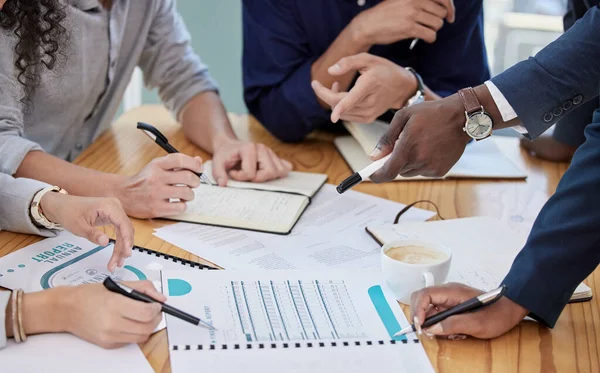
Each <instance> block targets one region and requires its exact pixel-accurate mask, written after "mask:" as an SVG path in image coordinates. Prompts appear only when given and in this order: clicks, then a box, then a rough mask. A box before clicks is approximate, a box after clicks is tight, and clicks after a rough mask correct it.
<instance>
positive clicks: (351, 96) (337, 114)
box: [331, 75, 373, 123]
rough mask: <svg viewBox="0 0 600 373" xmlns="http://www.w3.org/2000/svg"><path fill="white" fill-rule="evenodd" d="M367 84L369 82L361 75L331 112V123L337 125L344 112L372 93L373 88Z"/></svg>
mask: <svg viewBox="0 0 600 373" xmlns="http://www.w3.org/2000/svg"><path fill="white" fill-rule="evenodd" d="M369 82H370V80H369V79H367V78H366V77H365V76H362V75H361V76H360V77H359V78H358V79H357V80H356V84H355V85H354V87H352V89H351V90H350V92H348V94H347V95H346V97H344V98H342V100H341V101H340V102H339V103H338V104H337V105H335V107H334V108H333V111H332V112H331V121H332V122H333V123H337V121H338V120H340V118H341V117H342V116H343V115H344V113H345V112H346V111H348V110H350V109H352V108H353V107H354V106H356V105H357V104H358V103H359V102H360V101H361V100H363V99H364V98H365V97H367V96H368V95H369V94H370V93H371V92H372V89H373V87H372V86H371V85H370V84H369Z"/></svg>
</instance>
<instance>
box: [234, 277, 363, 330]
mask: <svg viewBox="0 0 600 373" xmlns="http://www.w3.org/2000/svg"><path fill="white" fill-rule="evenodd" d="M226 293H227V300H228V302H229V309H230V310H231V312H232V318H233V319H234V320H235V323H236V324H237V325H236V328H235V329H237V330H241V332H242V333H243V335H244V337H245V339H246V341H248V342H251V341H286V340H335V339H348V338H364V337H366V336H367V334H366V332H365V330H364V327H363V325H362V323H361V320H360V318H359V316H358V314H357V312H356V309H355V307H354V304H353V303H352V299H351V297H350V295H349V294H348V290H347V288H346V285H345V284H344V282H343V281H316V280H315V281H253V282H248V281H231V283H230V285H229V286H227V289H226Z"/></svg>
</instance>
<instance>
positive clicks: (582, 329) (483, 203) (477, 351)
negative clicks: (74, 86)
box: [0, 106, 600, 373]
mask: <svg viewBox="0 0 600 373" xmlns="http://www.w3.org/2000/svg"><path fill="white" fill-rule="evenodd" d="M231 119H232V122H233V123H234V127H235V130H236V133H237V134H238V136H239V137H240V138H242V139H250V140H253V141H256V142H261V143H264V144H266V145H268V146H270V147H271V148H273V150H274V151H275V152H276V153H277V154H278V155H279V156H281V157H284V158H285V159H287V160H289V161H290V162H292V163H293V164H294V168H295V170H299V171H310V172H320V173H326V174H328V175H329V181H328V182H329V183H333V184H337V183H339V182H340V181H342V180H343V179H344V178H345V177H346V176H348V175H349V173H350V169H349V168H348V166H347V165H346V163H345V162H344V160H343V159H342V157H341V156H340V155H339V154H338V152H337V151H336V149H335V147H334V145H333V143H332V140H333V136H332V135H330V134H325V133H317V134H314V135H312V136H311V137H310V138H309V139H308V140H307V141H305V142H303V143H301V144H293V145H290V144H283V143H281V142H279V141H277V140H276V139H275V138H273V137H272V136H270V135H269V134H268V133H267V132H266V131H265V130H264V129H263V128H262V127H261V126H260V124H259V123H257V122H256V121H255V120H254V119H252V118H251V117H248V116H237V115H231ZM137 121H146V122H148V123H152V124H154V125H156V126H157V127H158V128H159V129H160V130H161V131H162V132H163V133H164V134H165V135H166V136H167V137H168V138H169V140H170V142H171V143H172V144H173V145H174V146H175V147H176V148H177V149H178V150H180V151H181V152H183V153H186V154H189V155H199V156H201V157H203V158H204V159H208V158H209V156H208V154H206V153H205V152H203V151H201V150H200V149H198V148H197V147H195V146H194V145H192V144H191V143H189V142H188V141H187V140H186V139H185V137H184V135H183V132H182V131H181V129H180V127H179V125H178V124H177V123H176V122H175V120H174V119H173V118H172V117H171V116H170V115H169V114H168V113H167V112H166V111H165V110H164V109H163V108H162V107H160V106H144V107H141V108H138V109H135V110H133V111H130V112H128V113H126V114H124V115H123V116H122V117H121V118H120V119H119V120H118V121H117V122H116V123H115V124H114V126H113V127H112V129H111V130H109V131H108V132H106V133H104V134H103V135H102V136H100V138H98V139H97V141H95V142H94V144H92V146H90V147H89V148H88V149H87V150H86V151H85V152H84V153H83V154H81V156H80V157H79V158H78V159H77V160H76V163H77V164H79V165H82V166H85V167H89V168H93V169H97V170H101V171H105V172H112V173H120V174H127V175H133V174H135V173H137V172H138V171H139V170H141V169H142V168H143V167H144V165H146V164H147V163H148V162H149V161H150V160H152V159H153V158H156V157H160V156H163V155H165V153H164V151H163V150H162V149H160V148H159V147H158V146H156V145H155V144H153V143H152V142H151V141H150V140H149V139H148V138H147V137H146V136H144V135H143V134H142V133H141V132H140V131H139V130H137V129H136V128H135V124H136V122H137ZM497 143H498V144H499V145H500V147H501V148H502V150H503V151H504V152H505V153H506V154H507V155H508V156H509V157H510V158H511V159H512V160H513V161H514V162H515V163H517V164H518V165H520V166H521V167H523V168H524V169H526V170H527V171H528V173H529V177H528V179H527V181H474V180H444V181H410V182H396V183H388V184H383V185H374V184H368V183H363V184H361V185H359V186H358V187H357V188H356V190H358V191H361V192H365V193H369V194H372V195H376V196H379V197H383V198H388V199H390V200H394V201H398V202H402V203H406V204H407V203H411V202H413V201H416V200H419V199H429V200H432V201H434V202H435V203H436V204H437V205H438V206H439V208H440V211H441V214H442V215H443V216H444V217H445V218H458V217H468V216H481V215H486V216H494V217H497V218H499V219H502V220H504V221H507V222H509V223H510V224H517V223H519V222H522V221H525V222H530V221H533V219H535V217H536V215H537V214H538V212H539V210H540V209H541V207H542V206H543V204H544V203H545V202H546V200H547V199H548V198H549V196H550V195H551V194H552V193H553V192H554V190H555V188H556V185H557V183H558V181H559V179H560V177H561V175H562V174H563V173H564V172H565V170H566V168H567V165H566V164H552V163H547V162H542V161H540V160H537V159H534V158H532V157H530V156H529V155H527V154H525V153H524V152H523V151H521V150H520V148H519V146H518V139H516V138H502V139H498V140H497ZM423 207H424V208H427V206H423ZM167 224H172V222H169V221H165V220H134V226H135V229H136V234H135V243H136V244H137V245H141V246H145V247H148V248H150V249H153V250H158V251H161V252H164V253H168V254H171V255H176V256H180V257H182V258H185V259H190V260H194V261H198V262H204V261H203V260H202V259H201V258H198V257H197V256H195V255H192V254H190V253H188V252H186V251H183V250H181V249H179V248H178V247H175V246H172V245H170V244H168V243H166V242H164V241H162V240H161V239H158V238H156V237H154V236H153V235H152V232H153V229H154V228H157V227H161V226H164V225H167ZM107 232H109V233H112V232H111V231H110V230H107ZM37 240H39V238H37V237H33V236H27V235H20V234H14V233H9V232H0V256H3V255H6V254H8V253H10V252H12V251H14V250H17V249H19V248H21V247H24V246H27V245H29V244H31V243H33V242H36V241H37ZM557 275H559V274H557ZM586 282H587V283H588V284H589V285H591V286H592V288H593V289H600V273H599V272H598V270H596V271H595V272H594V273H593V274H592V275H591V276H590V277H589V278H588V279H587V281H586ZM599 302H600V298H598V297H594V299H593V300H592V301H591V302H585V303H577V304H572V305H569V306H567V308H566V309H565V310H564V312H563V314H562V315H561V317H560V320H559V321H558V323H557V325H556V327H555V328H554V329H553V330H550V329H547V328H545V327H542V326H539V325H537V324H535V323H533V322H524V323H522V325H521V326H519V327H517V328H515V329H514V330H512V331H511V332H510V333H508V334H506V335H504V336H502V337H500V338H497V339H494V340H491V341H480V340H474V339H467V340H464V341H447V340H428V339H427V338H425V339H424V340H423V345H424V347H425V349H426V350H427V354H428V355H429V358H430V359H431V362H432V364H433V365H434V367H435V369H436V371H438V372H445V373H450V372H478V373H481V372H494V373H495V372H498V373H499V372H526V373H534V372H542V373H552V372H569V373H571V372H598V371H600V363H599V361H600V358H599V355H600V303H599ZM405 312H406V309H405ZM140 347H141V348H142V350H143V351H144V354H145V355H146V357H147V358H148V360H149V361H150V363H151V364H152V366H153V368H154V370H155V371H156V372H170V371H171V369H170V364H169V353H168V347H167V335H166V332H165V331H161V332H159V333H156V334H155V335H154V336H152V338H151V339H150V340H149V341H148V342H147V343H145V344H143V345H141V346H140Z"/></svg>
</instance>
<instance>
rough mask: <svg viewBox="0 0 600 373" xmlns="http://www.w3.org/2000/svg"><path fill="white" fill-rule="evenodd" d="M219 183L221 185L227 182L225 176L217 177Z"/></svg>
mask: <svg viewBox="0 0 600 373" xmlns="http://www.w3.org/2000/svg"><path fill="white" fill-rule="evenodd" d="M217 184H219V185H225V184H226V182H225V178H222V177H220V178H218V179H217Z"/></svg>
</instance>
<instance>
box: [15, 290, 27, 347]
mask: <svg viewBox="0 0 600 373" xmlns="http://www.w3.org/2000/svg"><path fill="white" fill-rule="evenodd" d="M23 293H24V291H23V289H19V290H17V318H18V319H19V336H20V337H21V342H25V341H26V340H27V334H25V328H23Z"/></svg>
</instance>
